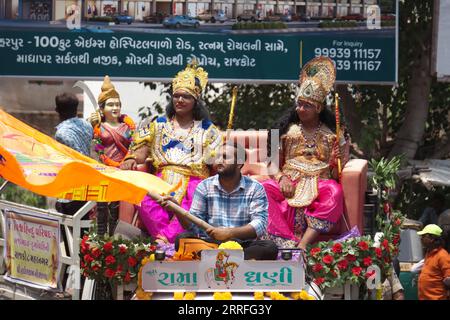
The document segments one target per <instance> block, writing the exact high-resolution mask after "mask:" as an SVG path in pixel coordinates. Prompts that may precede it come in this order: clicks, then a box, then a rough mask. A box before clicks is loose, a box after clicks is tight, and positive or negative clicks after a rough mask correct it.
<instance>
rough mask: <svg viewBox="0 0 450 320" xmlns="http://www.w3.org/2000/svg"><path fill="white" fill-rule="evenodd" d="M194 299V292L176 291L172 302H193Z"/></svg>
mask: <svg viewBox="0 0 450 320" xmlns="http://www.w3.org/2000/svg"><path fill="white" fill-rule="evenodd" d="M195 297H196V293H195V292H186V293H184V292H182V291H177V292H174V293H173V299H174V300H194V299H195Z"/></svg>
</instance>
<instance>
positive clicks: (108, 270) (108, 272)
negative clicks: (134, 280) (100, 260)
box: [105, 268, 116, 279]
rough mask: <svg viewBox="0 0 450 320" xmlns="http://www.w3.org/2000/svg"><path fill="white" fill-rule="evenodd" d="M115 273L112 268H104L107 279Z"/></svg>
mask: <svg viewBox="0 0 450 320" xmlns="http://www.w3.org/2000/svg"><path fill="white" fill-rule="evenodd" d="M115 274H116V272H115V271H114V270H112V269H109V268H108V269H106V271H105V276H106V277H107V278H109V279H111V278H112V277H114V276H115Z"/></svg>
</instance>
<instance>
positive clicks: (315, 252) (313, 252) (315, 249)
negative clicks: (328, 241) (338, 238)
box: [309, 248, 322, 256]
mask: <svg viewBox="0 0 450 320" xmlns="http://www.w3.org/2000/svg"><path fill="white" fill-rule="evenodd" d="M321 251H322V250H321V249H320V248H312V249H311V251H310V252H309V253H310V254H311V255H312V256H316V255H317V254H319V253H320V252H321Z"/></svg>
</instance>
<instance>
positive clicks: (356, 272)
mask: <svg viewBox="0 0 450 320" xmlns="http://www.w3.org/2000/svg"><path fill="white" fill-rule="evenodd" d="M361 271H362V268H361V267H353V268H352V273H353V274H354V275H355V276H357V277H358V276H359V275H360V274H361Z"/></svg>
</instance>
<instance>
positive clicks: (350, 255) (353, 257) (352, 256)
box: [345, 254, 356, 262]
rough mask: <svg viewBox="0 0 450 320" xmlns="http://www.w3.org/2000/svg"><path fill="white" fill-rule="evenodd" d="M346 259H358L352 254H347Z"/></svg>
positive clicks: (351, 260)
mask: <svg viewBox="0 0 450 320" xmlns="http://www.w3.org/2000/svg"><path fill="white" fill-rule="evenodd" d="M345 259H347V261H350V262H353V261H356V257H355V256H354V255H352V254H348V255H346V256H345Z"/></svg>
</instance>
